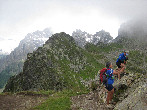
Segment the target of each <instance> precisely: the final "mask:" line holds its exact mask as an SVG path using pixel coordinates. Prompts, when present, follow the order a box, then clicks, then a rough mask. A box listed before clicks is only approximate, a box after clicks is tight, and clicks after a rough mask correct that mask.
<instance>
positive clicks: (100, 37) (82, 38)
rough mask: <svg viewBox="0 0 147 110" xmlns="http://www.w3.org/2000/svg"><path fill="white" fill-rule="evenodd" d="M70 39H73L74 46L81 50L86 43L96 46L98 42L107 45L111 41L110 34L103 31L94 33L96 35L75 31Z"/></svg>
mask: <svg viewBox="0 0 147 110" xmlns="http://www.w3.org/2000/svg"><path fill="white" fill-rule="evenodd" d="M72 37H73V38H74V39H75V41H76V44H77V45H78V46H80V47H82V48H83V47H84V46H85V45H86V43H92V44H95V45H96V44H97V43H99V42H102V43H109V42H111V41H112V39H113V37H111V35H110V33H109V32H105V31H104V30H101V31H99V32H96V34H94V35H92V34H89V33H87V32H85V31H84V32H82V31H81V30H78V29H77V30H76V31H74V32H73V33H72Z"/></svg>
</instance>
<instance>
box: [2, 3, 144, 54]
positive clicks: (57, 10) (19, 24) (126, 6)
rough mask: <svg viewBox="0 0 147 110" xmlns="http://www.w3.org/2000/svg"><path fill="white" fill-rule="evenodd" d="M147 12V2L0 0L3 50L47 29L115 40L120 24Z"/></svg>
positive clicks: (9, 48) (13, 46) (11, 47)
mask: <svg viewBox="0 0 147 110" xmlns="http://www.w3.org/2000/svg"><path fill="white" fill-rule="evenodd" d="M146 10H147V0H0V49H3V50H5V51H8V52H10V51H11V50H12V49H13V48H15V47H16V46H18V44H19V41H20V40H22V39H23V38H24V37H25V36H26V35H27V33H31V32H34V31H36V30H40V31H42V30H43V29H45V28H47V27H50V28H52V30H53V32H54V33H56V32H61V31H64V32H66V33H68V34H70V35H71V34H72V32H73V31H75V30H76V29H81V30H82V31H86V32H88V33H90V34H94V33H95V32H98V31H100V30H102V29H104V30H105V31H107V32H110V34H111V36H112V37H114V38H115V37H116V36H117V34H118V28H119V27H120V24H121V23H123V22H125V21H127V20H129V19H132V18H137V17H144V16H145V15H147V12H146Z"/></svg>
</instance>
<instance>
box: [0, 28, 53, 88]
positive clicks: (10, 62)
mask: <svg viewBox="0 0 147 110" xmlns="http://www.w3.org/2000/svg"><path fill="white" fill-rule="evenodd" d="M52 34H53V33H52V32H51V30H50V29H48V28H46V29H44V30H43V31H35V32H33V33H29V34H27V35H26V36H25V38H24V39H23V40H21V41H20V43H19V46H18V47H16V48H15V49H14V50H13V51H12V52H11V53H10V54H9V55H7V56H5V57H2V58H1V59H0V88H2V87H3V86H4V84H5V83H6V82H7V80H8V79H9V78H10V77H11V76H12V75H15V74H18V73H19V72H21V71H22V68H23V63H24V61H25V59H26V58H27V54H28V53H32V52H33V51H35V50H36V49H37V48H38V47H41V46H43V44H44V43H45V41H47V40H48V38H49V37H50V36H51V35H52Z"/></svg>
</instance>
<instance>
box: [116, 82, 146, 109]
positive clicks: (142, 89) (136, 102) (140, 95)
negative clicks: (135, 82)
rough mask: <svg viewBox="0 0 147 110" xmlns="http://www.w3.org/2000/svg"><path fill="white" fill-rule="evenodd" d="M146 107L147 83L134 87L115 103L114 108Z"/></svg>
mask: <svg viewBox="0 0 147 110" xmlns="http://www.w3.org/2000/svg"><path fill="white" fill-rule="evenodd" d="M146 108H147V84H144V85H141V86H139V87H137V88H136V89H135V91H133V92H132V93H130V95H129V96H128V97H127V98H125V99H124V100H123V101H122V102H121V103H118V104H116V107H115V109H116V110H146Z"/></svg>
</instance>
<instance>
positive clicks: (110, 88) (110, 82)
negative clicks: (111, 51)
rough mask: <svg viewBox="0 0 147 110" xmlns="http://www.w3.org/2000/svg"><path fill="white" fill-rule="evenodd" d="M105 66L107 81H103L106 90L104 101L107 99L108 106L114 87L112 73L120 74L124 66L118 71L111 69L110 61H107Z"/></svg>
mask: <svg viewBox="0 0 147 110" xmlns="http://www.w3.org/2000/svg"><path fill="white" fill-rule="evenodd" d="M106 67H107V71H106V75H107V79H108V80H107V83H105V86H106V89H107V90H108V91H107V92H108V94H107V99H106V101H107V106H108V107H109V102H110V101H112V98H113V93H114V87H113V83H114V76H113V75H118V74H120V72H122V71H123V70H124V69H125V67H122V68H121V70H120V71H118V72H117V71H115V70H113V69H112V63H111V62H107V63H106Z"/></svg>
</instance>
